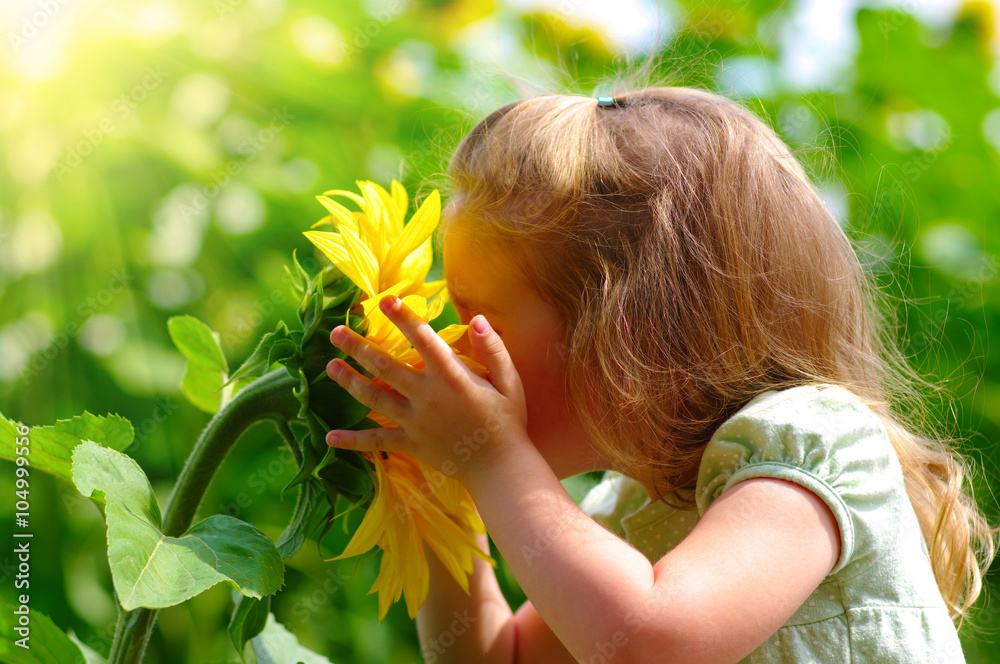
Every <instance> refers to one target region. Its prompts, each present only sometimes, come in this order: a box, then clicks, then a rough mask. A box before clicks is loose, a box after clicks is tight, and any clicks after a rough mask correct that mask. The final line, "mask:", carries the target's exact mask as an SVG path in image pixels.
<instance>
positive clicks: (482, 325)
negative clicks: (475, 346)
mask: <svg viewBox="0 0 1000 664" xmlns="http://www.w3.org/2000/svg"><path fill="white" fill-rule="evenodd" d="M472 329H473V330H475V331H476V333H477V334H486V333H487V332H488V331H489V329H490V328H489V325H487V324H486V319H485V318H483V317H482V316H476V320H474V321H472Z"/></svg>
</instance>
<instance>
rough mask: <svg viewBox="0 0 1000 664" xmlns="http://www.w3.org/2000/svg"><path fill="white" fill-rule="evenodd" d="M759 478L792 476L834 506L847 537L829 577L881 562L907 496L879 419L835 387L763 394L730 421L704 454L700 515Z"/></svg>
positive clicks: (698, 497) (842, 533)
mask: <svg viewBox="0 0 1000 664" xmlns="http://www.w3.org/2000/svg"><path fill="white" fill-rule="evenodd" d="M756 477H774V478H778V479H783V480H787V481H790V482H794V483H796V484H798V485H801V486H803V487H805V488H806V489H808V490H809V491H812V492H813V493H814V494H816V495H817V496H819V498H820V499H821V500H823V502H825V503H826V505H827V506H828V507H829V508H830V511H831V512H832V513H833V515H834V517H835V518H836V520H837V524H838V526H839V528H840V540H841V554H840V558H839V559H838V560H837V563H836V565H835V566H834V568H833V569H832V570H831V572H830V574H831V575H834V574H840V573H841V572H843V573H844V574H846V575H847V576H850V577H853V576H856V575H857V574H859V573H861V572H862V571H864V570H865V569H867V568H868V567H869V566H870V565H871V564H872V563H873V562H875V561H876V558H877V556H878V551H879V550H880V549H882V547H883V546H884V545H886V544H888V543H887V542H882V541H880V538H887V537H888V536H889V535H888V534H886V530H887V529H886V528H885V526H886V524H887V522H888V520H889V519H892V518H895V517H898V514H896V511H898V509H897V507H898V506H899V505H900V504H902V503H901V500H904V499H905V498H906V491H905V486H904V484H903V475H902V469H901V468H900V465H899V460H898V458H897V456H896V453H895V450H894V449H893V447H892V444H891V443H890V442H889V437H888V435H887V433H886V430H885V427H884V426H883V425H882V422H881V420H880V419H879V417H878V416H877V415H875V413H874V412H872V411H871V410H870V409H868V408H867V407H866V406H865V405H864V404H863V403H862V402H861V401H860V400H859V399H858V398H857V397H856V396H855V395H854V394H853V393H851V392H850V391H849V390H847V389H845V388H843V387H840V386H836V385H830V386H825V385H824V386H812V385H809V386H800V387H793V388H790V389H786V390H781V391H769V392H765V393H763V394H761V395H758V397H757V398H755V399H754V400H752V401H751V402H750V403H749V404H747V406H745V407H744V408H743V409H741V410H740V411H738V412H737V413H736V414H735V415H733V416H732V417H731V418H729V419H728V420H726V421H725V422H724V423H723V424H722V425H721V426H720V427H719V428H718V429H717V430H716V432H715V434H714V435H713V436H712V439H711V441H710V442H709V444H708V446H707V447H706V448H705V453H704V456H703V457H702V461H701V466H700V468H699V472H698V483H697V494H696V503H697V508H698V513H699V515H704V513H705V511H706V510H707V509H708V508H709V506H710V505H711V504H712V503H713V502H714V501H715V499H716V498H718V497H719V496H720V495H722V494H723V493H724V492H725V491H727V490H728V489H729V488H730V487H732V486H734V485H735V484H737V483H739V482H742V481H743V480H747V479H751V478H756ZM883 506H891V507H890V509H888V510H886V509H883ZM848 566H850V567H849V568H848Z"/></svg>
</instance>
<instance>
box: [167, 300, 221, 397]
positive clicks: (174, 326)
mask: <svg viewBox="0 0 1000 664" xmlns="http://www.w3.org/2000/svg"><path fill="white" fill-rule="evenodd" d="M167 329H168V331H169V332H170V338H171V339H173V341H174V345H175V346H177V350H179V351H180V352H181V354H182V355H183V356H184V357H186V358H187V361H188V362H187V368H186V369H185V370H184V378H183V379H182V380H181V391H182V392H183V393H184V396H185V397H187V399H188V401H190V402H191V403H192V404H194V405H195V406H196V407H197V408H199V409H200V410H203V411H205V412H207V413H215V412H216V411H218V410H219V407H220V406H221V405H222V403H223V401H224V398H225V397H226V396H227V393H226V392H224V391H223V389H222V388H223V386H224V385H226V379H227V374H228V372H229V367H228V365H227V364H226V357H225V355H223V353H222V348H221V346H219V340H218V338H217V337H218V335H216V334H215V332H213V331H212V330H211V328H209V327H208V326H207V325H205V324H204V323H202V322H201V321H200V320H198V319H197V318H195V317H194V316H174V317H172V318H171V319H170V320H168V321H167ZM227 392H231V389H230V390H228V391H227Z"/></svg>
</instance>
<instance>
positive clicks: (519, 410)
mask: <svg viewBox="0 0 1000 664" xmlns="http://www.w3.org/2000/svg"><path fill="white" fill-rule="evenodd" d="M379 307H380V308H381V310H382V312H383V313H385V315H386V316H387V317H388V318H389V320H390V321H391V322H392V323H393V324H394V325H396V327H398V328H399V330H400V331H401V332H402V333H403V335H404V336H405V337H406V338H407V340H408V341H409V342H410V343H411V344H413V347H414V348H415V349H416V350H417V352H418V353H419V354H420V357H421V358H422V359H423V361H424V367H423V368H420V369H417V368H414V367H411V366H409V365H407V364H405V363H403V362H400V361H398V360H396V359H395V358H393V357H391V356H389V354H388V353H386V352H385V351H384V350H382V349H381V348H379V347H378V346H376V345H375V344H373V343H372V342H370V341H368V340H366V339H364V338H363V337H362V336H360V335H359V334H357V333H356V332H354V331H353V330H351V329H349V328H347V327H345V326H343V325H341V326H338V327H336V328H335V329H334V330H333V332H332V333H331V334H330V341H331V342H332V343H333V344H334V345H335V346H336V347H337V348H339V349H341V350H343V351H344V352H345V353H347V354H348V355H350V356H351V357H353V358H355V359H356V360H357V361H358V363H360V364H361V366H363V367H364V368H365V369H367V370H368V371H369V373H371V374H372V375H373V376H374V377H375V378H378V379H380V380H382V381H384V382H385V383H386V384H388V385H389V386H391V387H392V388H393V389H394V390H396V392H398V394H396V393H394V392H391V391H389V390H387V389H385V388H382V387H380V386H379V385H377V384H376V383H375V382H374V381H372V380H371V379H368V378H366V377H364V376H362V375H361V374H360V373H358V372H357V371H355V370H354V369H353V368H351V367H350V366H349V365H348V364H347V363H346V362H345V361H344V360H332V361H331V362H330V363H329V364H328V365H327V368H326V371H327V374H328V375H329V376H330V378H331V379H333V380H334V381H336V382H337V383H338V384H339V385H341V386H342V387H343V388H344V389H346V390H347V391H348V392H350V393H351V395H352V396H353V397H354V398H355V399H357V400H358V401H359V402H360V403H362V404H364V405H365V406H368V407H369V408H371V409H373V410H375V411H376V412H378V413H380V414H382V415H384V416H385V417H388V418H389V419H391V420H392V421H394V422H396V423H397V424H399V428H379V429H366V430H363V431H349V430H335V431H331V432H330V433H329V434H327V443H328V444H330V445H332V446H334V447H342V448H346V449H354V450H359V451H363V452H375V453H377V452H379V451H386V452H405V453H407V454H412V455H414V456H416V457H419V458H420V459H422V460H423V461H425V462H427V463H429V464H431V465H432V466H434V467H435V468H437V469H438V470H441V471H442V472H445V473H446V474H448V475H458V479H460V480H461V479H462V478H463V477H465V476H466V475H467V474H468V473H469V472H471V471H472V470H474V469H476V468H487V467H489V460H490V459H493V458H496V455H499V454H505V453H509V452H510V451H511V450H513V449H515V448H516V447H517V446H518V445H522V444H525V443H528V444H530V442H529V439H528V436H527V431H526V427H527V419H528V418H527V409H526V407H525V401H524V390H523V388H522V386H521V379H520V377H519V376H518V374H517V370H516V369H515V368H514V364H513V363H512V362H511V359H510V356H509V355H508V354H507V349H506V348H505V347H504V344H503V341H502V340H501V339H500V337H499V335H497V333H496V332H495V331H494V330H493V328H492V327H491V326H490V325H489V323H488V322H487V321H486V318H485V317H483V316H481V315H477V316H476V317H475V318H473V319H472V321H471V325H470V337H471V340H472V348H473V351H474V353H475V355H476V357H475V358H474V359H476V360H477V361H479V362H480V363H481V364H483V365H484V366H485V367H486V368H487V369H489V371H490V373H489V376H488V377H487V378H480V377H479V376H477V375H476V374H475V373H473V372H472V370H471V369H469V368H468V367H467V366H465V364H464V363H463V362H462V361H461V360H460V359H459V358H458V355H457V354H456V353H455V351H454V350H452V349H451V347H449V346H448V344H447V343H445V341H444V340H443V339H442V338H441V337H439V336H438V335H437V333H436V332H434V330H433V329H432V328H431V326H430V325H429V324H427V323H426V322H424V321H423V320H421V319H420V318H419V317H418V316H417V315H416V314H415V313H414V312H413V311H412V310H411V309H410V308H409V307H407V306H406V304H404V303H403V301H402V300H400V299H399V298H397V297H395V296H387V297H384V298H383V299H382V300H381V301H380V302H379ZM470 452H471V454H470Z"/></svg>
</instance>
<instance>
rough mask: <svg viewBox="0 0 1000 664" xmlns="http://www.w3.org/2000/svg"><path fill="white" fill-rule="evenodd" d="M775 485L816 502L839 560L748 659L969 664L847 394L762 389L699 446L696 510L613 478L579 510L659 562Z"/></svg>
mask: <svg viewBox="0 0 1000 664" xmlns="http://www.w3.org/2000/svg"><path fill="white" fill-rule="evenodd" d="M753 477H776V478H780V479H784V480H788V481H791V482H795V483H796V484H799V485H801V486H803V487H805V488H807V489H809V490H810V491H812V492H813V493H815V494H816V495H817V496H819V497H820V499H822V500H823V501H824V502H825V503H826V504H827V506H828V507H829V508H830V510H831V511H832V512H833V515H834V516H835V517H836V519H837V523H838V525H839V528H840V538H841V555H840V558H839V559H838V561H837V563H836V565H835V566H834V568H833V570H832V571H831V572H830V574H829V575H828V576H827V577H826V578H825V579H824V580H823V582H822V583H821V584H820V585H819V587H818V588H817V589H816V590H815V591H814V592H813V593H812V595H810V596H809V598H808V599H807V600H806V601H805V602H804V603H803V604H802V605H801V606H800V607H799V609H798V610H797V611H796V612H795V614H794V615H793V616H792V617H791V618H789V620H788V622H786V623H785V624H784V625H783V626H782V627H781V628H779V629H778V631H777V632H775V633H774V634H772V635H771V636H770V637H768V639H767V640H766V641H765V642H764V643H763V644H761V645H760V647H758V648H757V649H756V650H755V651H754V652H752V653H751V654H750V655H749V656H747V657H746V658H744V659H743V660H742V661H743V662H748V663H752V664H757V663H758V662H759V663H764V662H817V663H819V662H824V663H825V662H829V663H830V664H834V663H836V664H844V663H851V664H860V663H865V662H872V663H873V664H874V663H876V662H878V663H882V662H907V663H920V662H927V663H931V662H934V663H944V662H948V663H951V662H965V658H964V656H963V654H962V647H961V644H960V643H959V639H958V633H957V631H956V629H955V626H954V624H953V623H952V621H951V619H950V617H949V615H948V610H947V607H946V606H945V604H944V600H943V599H942V597H941V594H940V592H939V591H938V588H937V584H936V582H935V580H934V573H933V571H932V569H931V565H930V559H929V556H928V554H927V546H926V544H925V543H924V538H923V536H922V535H921V532H920V526H919V524H918V523H917V518H916V515H915V514H914V512H913V508H912V507H911V505H910V501H909V499H908V498H907V495H906V490H905V488H904V486H903V473H902V469H901V468H900V465H899V459H898V457H897V456H896V453H895V451H894V449H893V447H892V445H891V443H890V442H889V438H888V435H887V434H886V431H885V427H884V426H883V425H882V422H881V420H880V419H879V418H878V417H877V416H876V415H875V414H874V413H873V412H872V411H871V410H869V409H868V408H867V407H866V406H864V405H863V403H862V402H861V401H860V400H859V399H858V397H856V396H855V395H854V394H852V393H851V392H850V391H848V390H846V389H844V388H842V387H839V386H836V385H826V384H818V385H805V386H800V387H794V388H790V389H786V390H781V391H768V392H764V393H762V394H760V395H758V396H757V397H755V398H754V399H752V400H751V401H750V402H749V403H747V405H746V406H744V407H743V408H742V409H741V410H739V411H738V412H736V413H735V414H734V415H733V416H732V417H730V418H729V419H728V420H726V421H725V422H724V423H723V424H722V425H721V426H720V427H719V428H718V429H717V430H716V432H715V433H714V434H713V436H712V439H711V441H710V442H709V444H708V445H707V447H706V448H705V453H704V456H703V457H702V460H701V466H700V468H699V471H698V481H697V487H696V489H695V491H696V496H695V501H696V507H695V508H694V509H691V510H676V509H674V508H672V507H670V506H668V505H667V504H665V503H664V502H663V501H657V502H655V503H651V502H650V500H649V497H648V495H647V494H646V492H645V490H644V489H643V487H642V485H640V484H639V483H638V482H636V481H635V480H633V479H631V478H629V477H626V476H624V475H621V474H620V473H617V472H613V471H609V472H607V473H606V474H605V476H604V479H603V480H602V481H601V482H600V483H599V484H597V485H596V486H595V487H594V488H593V489H591V490H590V492H589V493H588V494H587V495H586V496H585V497H584V499H583V501H582V502H581V505H580V506H581V508H582V509H583V511H584V512H586V513H587V514H589V515H590V516H591V517H592V518H593V519H594V520H596V521H597V522H598V523H600V524H601V525H602V526H604V527H605V528H607V529H608V530H610V531H611V532H614V533H616V534H617V535H618V536H619V537H622V538H623V539H625V540H626V541H627V542H628V543H629V544H631V545H632V546H634V547H635V548H637V549H638V550H639V551H641V552H642V553H643V554H644V555H645V556H646V557H647V558H648V559H649V561H650V562H656V561H657V560H659V559H660V558H661V557H662V556H663V555H664V554H666V553H668V552H669V551H670V550H671V549H672V548H674V547H675V546H676V545H677V544H678V543H679V542H680V541H681V540H682V539H684V537H685V536H686V535H687V534H688V533H689V532H691V530H692V529H693V528H694V526H695V524H696V523H697V522H698V519H699V518H700V516H701V515H702V514H704V513H705V511H706V510H707V509H708V507H709V505H711V504H712V501H714V500H715V499H716V498H718V497H719V496H720V495H721V494H722V493H723V492H724V491H726V489H729V488H730V487H732V486H733V485H735V484H736V483H737V482H740V481H742V480H746V479H750V478H753Z"/></svg>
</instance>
